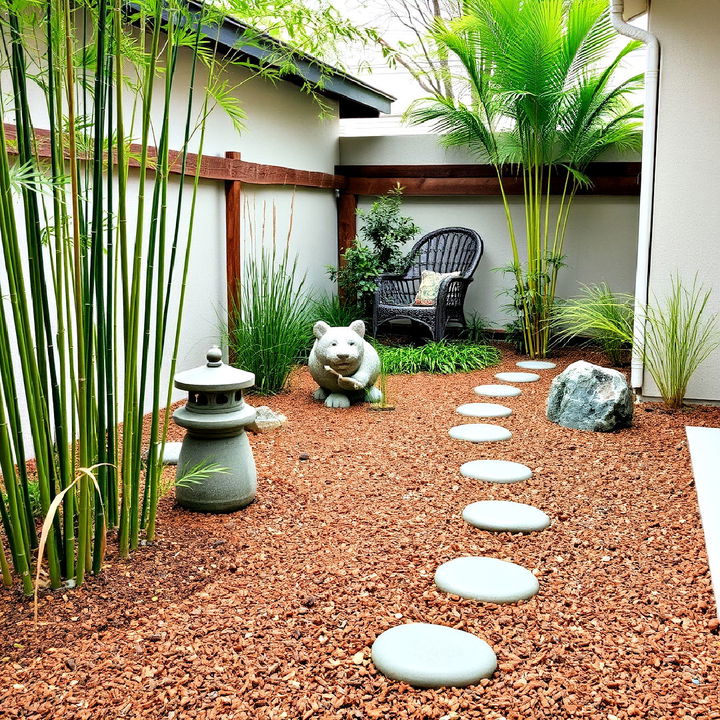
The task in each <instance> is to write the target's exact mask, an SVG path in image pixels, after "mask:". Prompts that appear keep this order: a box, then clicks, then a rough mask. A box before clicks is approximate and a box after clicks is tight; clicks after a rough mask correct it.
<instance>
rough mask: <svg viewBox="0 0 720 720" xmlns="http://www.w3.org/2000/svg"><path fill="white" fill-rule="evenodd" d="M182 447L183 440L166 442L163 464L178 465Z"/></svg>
mask: <svg viewBox="0 0 720 720" xmlns="http://www.w3.org/2000/svg"><path fill="white" fill-rule="evenodd" d="M157 447H158V450H159V449H160V445H159V444H158V445H157ZM181 448H182V443H181V442H169V443H165V448H164V449H163V456H162V461H163V465H177V464H178V460H179V459H180V449H181Z"/></svg>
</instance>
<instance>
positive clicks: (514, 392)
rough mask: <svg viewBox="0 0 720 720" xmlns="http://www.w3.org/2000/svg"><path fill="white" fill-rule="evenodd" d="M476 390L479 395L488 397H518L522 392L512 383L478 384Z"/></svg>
mask: <svg viewBox="0 0 720 720" xmlns="http://www.w3.org/2000/svg"><path fill="white" fill-rule="evenodd" d="M474 390H475V393H476V394H477V395H487V396H488V397H517V396H518V395H519V394H520V393H521V392H522V390H521V389H520V388H516V387H512V386H511V385H478V386H477V387H476V388H474Z"/></svg>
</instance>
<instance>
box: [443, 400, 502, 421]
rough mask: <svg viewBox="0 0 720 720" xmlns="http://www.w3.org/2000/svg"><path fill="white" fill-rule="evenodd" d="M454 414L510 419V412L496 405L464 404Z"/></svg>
mask: <svg viewBox="0 0 720 720" xmlns="http://www.w3.org/2000/svg"><path fill="white" fill-rule="evenodd" d="M455 412H457V413H459V414H460V415H465V416H466V417H481V418H501V417H510V415H512V410H511V409H510V408H509V407H505V406H504V405H498V404H496V403H466V404H465V405H461V406H460V407H459V408H458V409H457V410H456V411H455Z"/></svg>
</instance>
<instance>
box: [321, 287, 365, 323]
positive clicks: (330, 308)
mask: <svg viewBox="0 0 720 720" xmlns="http://www.w3.org/2000/svg"><path fill="white" fill-rule="evenodd" d="M309 312H310V316H311V318H312V321H313V322H315V321H317V320H324V321H325V322H326V323H327V324H328V325H330V326H331V327H343V326H345V325H349V324H350V323H351V322H353V320H362V319H364V317H365V315H364V310H363V308H362V307H361V306H360V305H358V304H357V303H355V302H353V301H352V300H343V299H342V298H340V297H338V296H337V295H333V294H330V293H327V294H325V295H321V296H320V297H318V298H315V299H314V300H313V301H312V302H311V304H310V311H309Z"/></svg>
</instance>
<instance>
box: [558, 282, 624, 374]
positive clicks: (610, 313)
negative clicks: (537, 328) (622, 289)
mask: <svg viewBox="0 0 720 720" xmlns="http://www.w3.org/2000/svg"><path fill="white" fill-rule="evenodd" d="M581 289H582V294H581V295H580V296H579V297H577V298H571V299H569V300H566V301H565V302H562V303H558V304H556V305H555V307H554V309H553V314H552V323H553V329H554V330H555V331H556V332H557V334H558V336H559V337H561V338H563V339H566V340H569V339H573V338H587V339H589V340H591V341H594V342H596V343H597V344H598V345H600V347H601V348H602V349H603V351H604V352H605V354H606V355H607V356H608V360H609V361H610V362H611V363H612V364H613V365H622V364H627V359H628V357H629V349H630V347H631V345H632V337H633V319H634V312H633V307H634V303H635V301H634V298H633V297H632V295H625V294H621V293H614V292H613V291H612V290H611V289H610V288H609V287H608V286H607V284H606V283H600V284H598V285H582V286H581Z"/></svg>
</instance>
